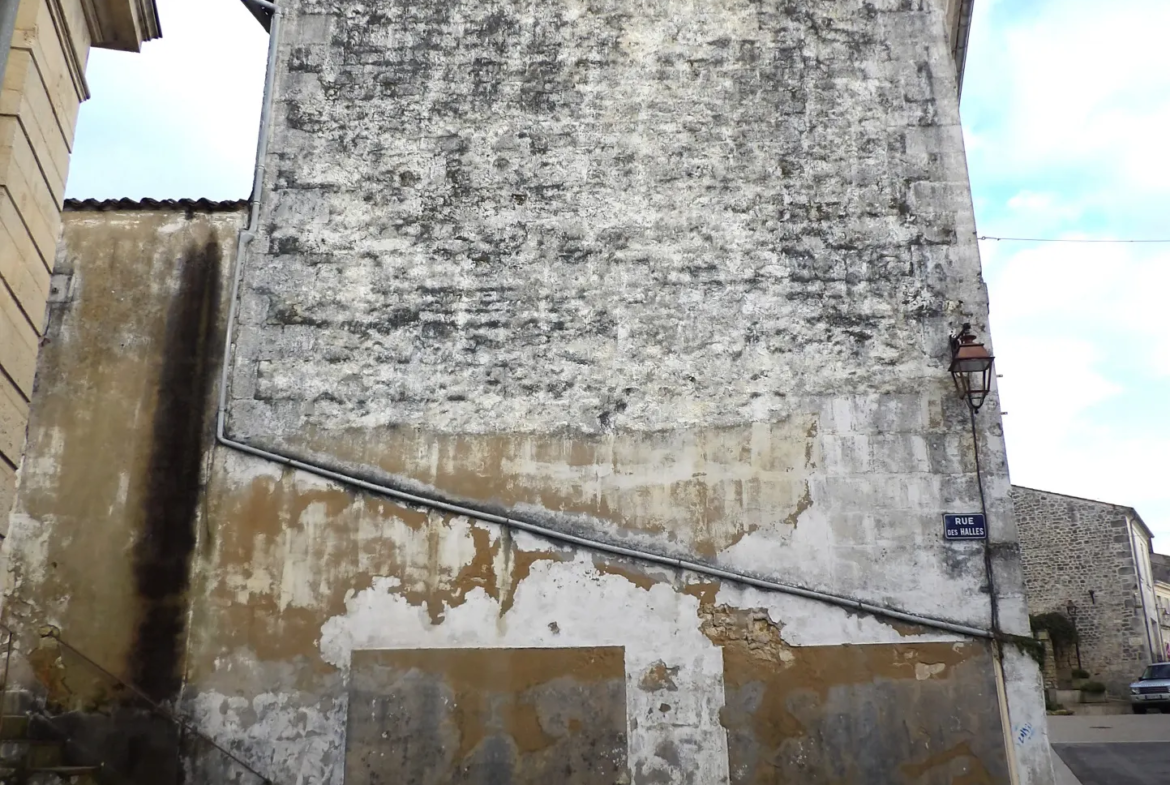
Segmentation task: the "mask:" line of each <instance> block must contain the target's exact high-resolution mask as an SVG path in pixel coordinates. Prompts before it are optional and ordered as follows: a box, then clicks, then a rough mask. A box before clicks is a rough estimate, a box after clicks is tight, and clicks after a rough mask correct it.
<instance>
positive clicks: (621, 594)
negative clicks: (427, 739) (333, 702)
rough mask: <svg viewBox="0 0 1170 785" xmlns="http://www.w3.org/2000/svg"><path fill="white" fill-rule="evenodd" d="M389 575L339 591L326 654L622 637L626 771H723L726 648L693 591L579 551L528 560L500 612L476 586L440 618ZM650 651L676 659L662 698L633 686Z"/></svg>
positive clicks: (678, 776)
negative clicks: (634, 576) (673, 758)
mask: <svg viewBox="0 0 1170 785" xmlns="http://www.w3.org/2000/svg"><path fill="white" fill-rule="evenodd" d="M518 539H523V538H518ZM533 539H534V540H535V538H533ZM546 547H547V546H546ZM544 549H545V548H542V550H544ZM396 586H397V581H396V580H393V579H388V578H378V579H375V581H374V585H373V586H372V587H371V588H370V589H367V590H365V591H362V592H360V593H358V594H356V595H354V596H353V597H351V598H350V599H349V600H348V601H347V602H346V613H345V615H344V616H335V617H333V618H332V619H330V620H329V621H327V622H326V623H325V625H324V626H323V627H322V630H321V653H322V656H323V657H324V659H325V660H326V661H327V662H329V663H331V664H333V665H335V666H337V667H338V668H340V669H342V670H343V671H348V669H349V663H350V655H351V653H352V652H353V651H355V650H358V649H426V648H464V647H466V648H485V647H491V648H512V647H515V648H526V647H538V648H539V647H574V646H582V647H595V646H621V647H623V648H624V649H625V667H626V701H627V723H628V732H629V766H630V769H631V771H637V770H641V771H643V772H647V773H649V772H654V771H662V772H664V773H667V774H668V775H669V776H670V777H671V779H672V781H675V782H681V781H687V782H696V783H712V784H713V785H717V784H718V783H726V782H727V781H728V772H727V739H726V733H725V731H724V729H723V727H722V725H721V724H720V722H719V709H720V708H721V707H722V705H723V654H722V651H721V650H720V649H719V648H718V647H716V646H715V645H714V644H712V643H711V641H709V640H708V639H707V638H706V636H704V635H703V633H702V631H701V628H700V627H701V619H700V617H699V601H698V599H697V598H695V597H691V596H688V595H685V594H681V593H679V592H677V591H676V590H675V589H674V588H672V587H671V586H670V585H668V584H663V583H658V584H655V585H654V586H652V587H651V588H650V589H649V590H646V589H641V588H639V587H637V586H635V585H634V584H633V583H631V582H630V581H629V580H627V579H625V578H623V577H620V576H617V575H609V574H605V573H601V572H599V571H598V570H597V568H596V567H595V566H594V565H593V562H592V560H591V558H590V556H588V555H584V554H583V555H579V556H578V557H577V559H576V560H575V561H571V562H553V561H540V562H537V563H535V564H533V565H532V567H531V570H530V572H529V576H528V578H527V579H525V580H524V582H523V583H521V584H520V585H519V587H517V590H516V594H515V597H514V600H513V605H512V607H511V609H510V610H509V611H508V613H507V614H505V615H504V616H503V617H501V616H500V604H499V602H498V601H497V600H495V599H493V598H492V597H490V596H489V595H488V594H487V593H486V592H484V591H483V590H482V589H475V590H473V591H472V592H470V593H469V594H468V595H467V597H466V601H465V602H464V603H463V604H461V605H459V606H457V607H454V608H450V609H448V610H447V612H446V616H445V618H444V621H443V623H442V624H440V625H437V626H436V625H432V624H431V623H430V620H429V617H428V616H427V615H426V614H425V613H422V612H420V609H419V608H417V607H415V606H413V605H411V604H410V603H409V602H407V600H406V599H405V598H404V597H402V596H401V595H399V594H396V593H395V591H394V590H395V588H396ZM659 661H661V662H662V663H663V664H664V665H665V666H667V667H669V668H678V672H677V675H675V676H674V677H673V678H674V680H675V683H676V684H677V687H678V691H677V692H671V693H670V698H669V699H663V697H662V695H661V694H659V693H654V692H652V691H648V690H645V689H643V688H642V687H641V686H640V682H641V678H642V676H643V674H644V673H645V672H646V671H647V670H648V669H649V668H650V667H652V666H653V665H654V664H655V663H657V662H659ZM664 704H668V705H669V709H668V710H666V711H663V710H662V706H663V705H664ZM663 744H665V745H668V746H669V747H671V748H673V749H675V750H676V751H677V753H678V756H679V759H680V760H679V765H678V766H677V767H676V766H673V765H671V764H669V763H667V762H666V761H665V760H663V759H662V758H659V757H657V756H656V755H655V751H656V750H657V749H659V747H660V746H661V745H663Z"/></svg>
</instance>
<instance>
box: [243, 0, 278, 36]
mask: <svg viewBox="0 0 1170 785" xmlns="http://www.w3.org/2000/svg"><path fill="white" fill-rule="evenodd" d="M243 3H244V7H245V8H247V9H248V10H249V11H251V12H252V16H254V17H256V21H257V22H259V23H260V24H262V25H263V26H264V29H265V30H269V31H271V29H272V11H271V10H270V9H267V8H265V7H264V6H262V5H260V4H259V3H256V2H253V0H243Z"/></svg>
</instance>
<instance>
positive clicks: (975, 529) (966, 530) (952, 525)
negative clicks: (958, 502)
mask: <svg viewBox="0 0 1170 785" xmlns="http://www.w3.org/2000/svg"><path fill="white" fill-rule="evenodd" d="M943 535H944V536H945V537H946V538H947V539H948V540H986V539H987V520H986V519H985V518H984V517H983V514H982V513H978V512H964V513H958V514H953V513H952V514H947V515H944V516H943Z"/></svg>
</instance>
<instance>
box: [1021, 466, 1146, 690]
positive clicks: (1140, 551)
mask: <svg viewBox="0 0 1170 785" xmlns="http://www.w3.org/2000/svg"><path fill="white" fill-rule="evenodd" d="M1012 501H1013V503H1014V504H1015V511H1016V521H1017V524H1018V526H1019V530H1020V549H1021V551H1022V555H1023V565H1024V581H1025V584H1026V585H1027V595H1028V610H1029V612H1030V613H1031V614H1032V615H1038V614H1043V613H1059V614H1061V615H1063V616H1065V617H1066V618H1067V619H1069V620H1070V621H1071V622H1073V624H1074V626H1075V627H1076V630H1077V633H1078V636H1079V639H1080V643H1079V652H1078V654H1079V661H1080V665H1081V667H1082V668H1083V669H1084V670H1087V671H1089V673H1090V674H1091V675H1092V676H1093V678H1095V679H1098V680H1100V681H1102V682H1103V683H1105V685H1106V686H1107V687H1108V688H1109V690H1110V692H1112V693H1113V694H1114V695H1116V696H1127V695H1128V694H1129V690H1128V685H1129V683H1130V682H1132V681H1133V680H1134V679H1135V678H1136V677H1137V675H1138V674H1140V673H1141V671H1142V668H1144V667H1145V666H1146V665H1148V664H1150V663H1151V662H1159V661H1161V660H1162V659H1163V652H1165V651H1166V646H1165V639H1164V638H1163V636H1162V632H1161V626H1160V620H1159V613H1158V603H1157V600H1156V597H1155V591H1154V575H1153V572H1152V568H1151V555H1152V554H1153V549H1152V542H1153V535H1152V534H1151V533H1150V530H1149V529H1148V528H1146V525H1145V523H1144V522H1143V521H1142V519H1141V516H1140V515H1138V513H1137V511H1136V510H1134V509H1133V508H1132V507H1125V506H1123V505H1118V504H1109V503H1106V502H1098V501H1093V500H1092V499H1082V498H1079V497H1076V496H1066V495H1064V494H1059V493H1051V492H1048V491H1038V490H1035V489H1033V488H1024V487H1021V486H1018V485H1017V486H1013V487H1012ZM1057 661H1058V663H1059V664H1060V665H1061V666H1062V667H1063V669H1064V670H1065V671H1067V670H1068V669H1069V668H1071V667H1073V666H1074V665H1075V663H1076V659H1074V658H1073V653H1072V652H1070V651H1068V650H1067V647H1066V650H1065V651H1064V652H1057ZM1061 675H1062V678H1064V679H1067V678H1068V677H1069V674H1068V673H1067V672H1065V673H1063V674H1061Z"/></svg>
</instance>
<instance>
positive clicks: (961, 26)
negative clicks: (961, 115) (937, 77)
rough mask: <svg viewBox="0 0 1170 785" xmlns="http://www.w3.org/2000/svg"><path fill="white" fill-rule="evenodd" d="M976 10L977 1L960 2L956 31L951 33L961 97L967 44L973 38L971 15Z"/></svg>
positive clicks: (952, 52)
mask: <svg viewBox="0 0 1170 785" xmlns="http://www.w3.org/2000/svg"><path fill="white" fill-rule="evenodd" d="M974 8H975V0H958V9H957V13H956V14H955V20H954V30H953V32H952V33H951V54H952V55H953V56H954V58H955V76H956V79H957V80H958V88H959V96H960V97H962V95H963V73H964V72H965V71H966V67H967V43H968V41H969V40H970V38H971V14H972V13H973V11H974Z"/></svg>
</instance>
